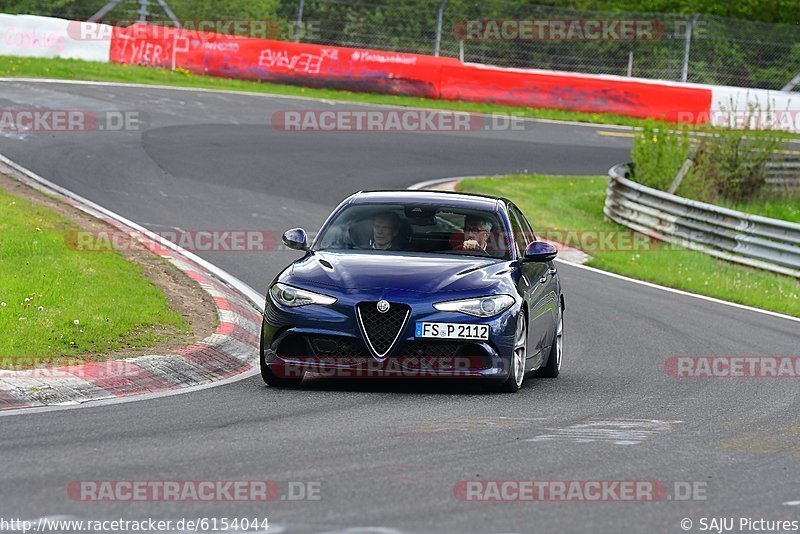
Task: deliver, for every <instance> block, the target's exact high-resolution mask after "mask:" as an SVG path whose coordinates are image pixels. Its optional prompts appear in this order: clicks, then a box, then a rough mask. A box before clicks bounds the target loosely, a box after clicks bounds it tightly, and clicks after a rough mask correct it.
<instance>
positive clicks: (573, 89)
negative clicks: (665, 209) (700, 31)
mask: <svg viewBox="0 0 800 534" xmlns="http://www.w3.org/2000/svg"><path fill="white" fill-rule="evenodd" d="M441 88H442V91H441V94H440V97H441V98H444V99H447V100H468V101H471V102H493V103H496V104H507V105H516V106H519V105H523V106H530V107H535V108H556V109H570V110H574V111H585V112H590V113H615V114H617V115H627V116H630V117H639V118H663V119H666V120H669V121H673V122H677V121H678V119H679V115H678V114H679V113H684V115H682V117H686V116H688V115H686V113H687V112H689V113H691V117H700V116H701V113H702V112H705V111H706V110H708V109H710V106H711V91H710V90H708V89H702V88H697V87H680V86H679V87H676V86H672V85H660V84H657V83H646V82H636V81H627V80H616V79H613V78H611V77H609V78H603V77H588V76H587V77H584V76H575V75H570V74H559V73H556V72H554V73H538V72H530V71H528V72H526V71H522V70H510V69H500V68H491V67H483V66H475V65H457V66H450V65H447V66H444V67H443V68H442V76H441Z"/></svg>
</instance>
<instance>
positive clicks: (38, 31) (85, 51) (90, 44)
mask: <svg viewBox="0 0 800 534" xmlns="http://www.w3.org/2000/svg"><path fill="white" fill-rule="evenodd" d="M77 24H78V23H74V22H72V21H69V20H64V19H55V18H51V17H36V16H33V15H6V14H3V13H0V55H3V56H22V57H60V58H67V59H85V60H86V61H103V62H107V61H108V51H109V39H108V38H106V39H105V40H83V39H80V34H79V32H75V31H73V30H75V29H77ZM81 24H83V25H84V26H85V27H86V28H87V29H88V30H89V31H91V32H93V33H94V34H101V33H103V32H104V31H105V32H106V35H107V36H110V35H111V27H110V26H108V25H105V24H94V23H91V22H85V23H81Z"/></svg>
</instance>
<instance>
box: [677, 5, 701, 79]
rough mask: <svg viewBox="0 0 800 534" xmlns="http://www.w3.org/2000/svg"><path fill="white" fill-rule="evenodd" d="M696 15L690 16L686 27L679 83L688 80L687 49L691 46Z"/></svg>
mask: <svg viewBox="0 0 800 534" xmlns="http://www.w3.org/2000/svg"><path fill="white" fill-rule="evenodd" d="M697 17H699V15H698V14H696V13H695V14H694V15H692V19H691V20H690V21H689V26H687V27H686V40H685V41H684V45H683V68H682V69H681V81H682V82H685V81H686V80H687V79H688V78H689V49H690V48H691V46H692V33H693V32H694V24H695V22H697Z"/></svg>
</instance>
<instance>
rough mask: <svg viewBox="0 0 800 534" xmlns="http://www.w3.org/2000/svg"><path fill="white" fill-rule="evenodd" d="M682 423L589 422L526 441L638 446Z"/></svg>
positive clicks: (555, 430) (652, 420)
mask: <svg viewBox="0 0 800 534" xmlns="http://www.w3.org/2000/svg"><path fill="white" fill-rule="evenodd" d="M682 422H683V421H658V420H655V419H630V420H602V421H589V422H587V423H578V424H575V425H571V426H568V427H565V428H554V429H549V430H551V433H550V434H542V435H539V436H535V437H533V438H529V439H526V440H525V441H530V442H544V441H569V442H573V443H592V442H595V441H600V442H610V443H613V444H614V445H638V444H639V443H641V442H643V441H645V440H647V439H648V438H650V437H652V436H654V435H656V434H661V433H664V432H669V431H670V430H672V426H673V425H675V424H680V423H682Z"/></svg>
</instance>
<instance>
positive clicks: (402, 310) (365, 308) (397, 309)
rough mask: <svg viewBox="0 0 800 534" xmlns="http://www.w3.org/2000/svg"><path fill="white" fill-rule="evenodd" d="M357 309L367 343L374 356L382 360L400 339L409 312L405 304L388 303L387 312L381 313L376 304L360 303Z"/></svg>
mask: <svg viewBox="0 0 800 534" xmlns="http://www.w3.org/2000/svg"><path fill="white" fill-rule="evenodd" d="M357 309H358V321H359V323H360V324H361V330H362V331H363V332H364V337H365V338H366V340H367V343H368V344H369V346H370V348H371V349H372V351H373V352H374V353H375V356H378V357H379V358H382V357H383V356H385V355H386V354H388V352H389V351H390V350H391V349H392V346H393V345H394V343H395V341H397V338H398V337H400V333H401V332H402V330H403V328H404V327H405V325H406V321H408V316H409V315H410V312H411V310H410V309H409V307H408V306H407V305H405V304H396V303H390V306H389V310H388V311H387V312H386V313H381V312H379V311H378V303H377V302H360V303H358V306H357Z"/></svg>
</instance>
